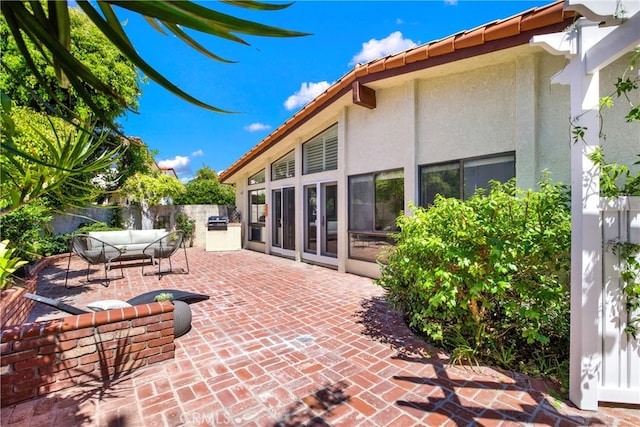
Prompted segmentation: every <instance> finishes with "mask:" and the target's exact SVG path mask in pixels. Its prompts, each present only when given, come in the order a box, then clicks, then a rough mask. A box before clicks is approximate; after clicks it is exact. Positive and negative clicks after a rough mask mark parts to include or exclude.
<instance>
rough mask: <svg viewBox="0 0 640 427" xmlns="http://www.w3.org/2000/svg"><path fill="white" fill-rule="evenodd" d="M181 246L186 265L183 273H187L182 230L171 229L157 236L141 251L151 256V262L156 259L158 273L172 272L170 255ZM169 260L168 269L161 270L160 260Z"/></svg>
mask: <svg viewBox="0 0 640 427" xmlns="http://www.w3.org/2000/svg"><path fill="white" fill-rule="evenodd" d="M180 246H182V249H183V250H184V261H185V263H186V265H187V269H186V271H185V270H184V269H183V271H184V272H185V274H189V260H188V259H187V248H186V247H185V245H184V232H182V231H181V230H176V231H172V232H171V233H169V234H167V235H165V236H163V237H161V238H159V239H158V240H156V241H154V242H152V243H150V244H149V245H148V246H147V247H146V248H144V249H143V250H142V252H143V253H144V254H145V255H146V256H148V257H150V258H151V264H152V265H154V264H155V263H156V260H157V262H158V273H157V274H166V273H172V272H173V265H172V264H171V256H173V254H175V253H176V252H177V251H178V250H179V249H180ZM165 258H166V259H168V260H169V270H167V271H162V264H161V263H162V260H163V259H165ZM142 274H143V275H144V265H143V266H142Z"/></svg>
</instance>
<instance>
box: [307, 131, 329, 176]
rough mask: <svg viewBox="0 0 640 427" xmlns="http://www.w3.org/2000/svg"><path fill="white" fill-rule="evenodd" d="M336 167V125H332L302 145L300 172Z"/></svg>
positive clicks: (313, 171) (320, 170)
mask: <svg viewBox="0 0 640 427" xmlns="http://www.w3.org/2000/svg"><path fill="white" fill-rule="evenodd" d="M334 169H338V126H337V125H334V126H332V127H330V128H329V129H327V130H326V131H324V132H322V133H321V134H320V135H318V136H316V137H314V138H312V139H311V140H310V141H308V142H306V143H304V144H303V145H302V173H303V174H309V173H316V172H322V171H326V170H334Z"/></svg>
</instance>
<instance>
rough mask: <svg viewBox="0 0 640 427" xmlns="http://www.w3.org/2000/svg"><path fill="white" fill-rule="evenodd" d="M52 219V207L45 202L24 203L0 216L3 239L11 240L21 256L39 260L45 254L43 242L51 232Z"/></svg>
mask: <svg viewBox="0 0 640 427" xmlns="http://www.w3.org/2000/svg"><path fill="white" fill-rule="evenodd" d="M52 220H53V214H52V211H51V209H50V208H49V207H47V206H45V205H44V204H43V203H39V202H33V203H30V204H28V205H24V206H22V207H20V208H18V209H16V210H14V211H12V212H9V213H7V214H5V215H2V216H1V217H0V225H1V227H2V233H1V234H2V239H3V240H5V239H6V240H9V241H10V242H11V247H13V248H15V255H16V256H18V257H19V258H22V259H23V260H25V261H27V262H34V261H37V260H38V259H39V258H40V257H41V256H42V255H43V251H42V244H43V242H44V241H45V240H46V239H47V236H48V235H50V234H51V233H50V232H49V227H48V224H49V223H50V222H51V221H52Z"/></svg>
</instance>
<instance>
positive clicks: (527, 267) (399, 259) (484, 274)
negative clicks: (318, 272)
mask: <svg viewBox="0 0 640 427" xmlns="http://www.w3.org/2000/svg"><path fill="white" fill-rule="evenodd" d="M412 209H413V210H414V215H413V216H412V217H406V216H401V217H399V218H398V225H399V228H400V230H401V231H400V232H399V234H398V235H397V245H396V247H395V248H394V249H392V251H391V252H390V253H388V254H386V255H387V256H388V259H387V263H386V264H385V265H382V274H381V277H380V279H379V280H377V284H378V285H380V286H382V287H383V288H385V289H386V290H387V291H388V299H389V302H390V303H391V305H392V306H393V307H394V308H396V309H399V310H400V311H402V312H403V313H404V314H405V316H406V318H407V321H408V322H409V324H410V326H411V327H412V328H414V330H416V331H417V332H419V333H421V334H424V335H425V336H426V337H427V338H428V339H430V340H433V341H436V342H438V344H439V345H442V346H443V347H444V348H446V349H448V350H451V351H452V354H453V356H454V358H456V359H460V360H462V359H467V361H473V360H484V361H491V362H493V363H495V364H497V365H499V366H501V367H504V368H507V369H517V368H518V367H520V368H525V370H528V371H529V372H542V370H543V369H544V367H543V366H540V365H541V364H542V362H544V361H548V360H550V359H553V360H556V361H558V363H560V362H562V361H563V360H565V359H567V358H568V351H569V271H570V265H571V262H570V235H571V215H570V209H569V198H568V195H567V193H566V191H565V189H564V187H563V186H561V185H559V184H553V183H551V182H550V181H549V180H548V179H547V178H545V179H544V180H543V181H542V182H541V183H540V190H539V191H536V192H533V191H529V192H522V191H521V190H519V189H516V188H515V184H514V182H513V180H512V181H510V182H508V183H506V184H499V183H492V188H491V190H490V192H489V194H488V195H486V196H485V195H484V193H483V192H480V191H479V192H478V193H476V194H475V195H474V196H473V197H471V198H470V199H468V200H466V201H462V200H458V199H446V198H443V197H438V198H436V200H435V203H434V206H432V207H430V208H429V209H424V208H419V207H414V206H412ZM562 366H565V367H566V364H563V365H562Z"/></svg>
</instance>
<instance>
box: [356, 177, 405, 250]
mask: <svg viewBox="0 0 640 427" xmlns="http://www.w3.org/2000/svg"><path fill="white" fill-rule="evenodd" d="M403 209H404V172H403V171H402V170H396V171H389V172H380V173H375V174H368V175H358V176H353V177H350V178H349V256H350V257H351V258H358V259H363V260H367V261H376V259H377V257H378V255H379V254H380V251H381V249H383V248H386V247H389V246H391V245H392V244H393V238H392V237H391V233H393V232H395V231H397V227H396V218H397V216H398V215H399V214H400V212H401V211H402V210H403Z"/></svg>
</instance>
